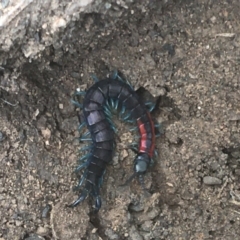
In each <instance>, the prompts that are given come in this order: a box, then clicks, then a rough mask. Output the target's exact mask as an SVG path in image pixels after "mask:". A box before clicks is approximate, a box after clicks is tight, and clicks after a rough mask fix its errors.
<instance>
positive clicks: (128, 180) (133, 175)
mask: <svg viewBox="0 0 240 240" xmlns="http://www.w3.org/2000/svg"><path fill="white" fill-rule="evenodd" d="M137 175H138V173H137V172H134V173H133V174H132V175H131V176H130V177H129V178H128V179H127V181H126V182H125V183H124V184H122V185H120V186H127V185H128V184H129V183H130V182H132V180H133V179H134V178H135V177H136V176H137Z"/></svg>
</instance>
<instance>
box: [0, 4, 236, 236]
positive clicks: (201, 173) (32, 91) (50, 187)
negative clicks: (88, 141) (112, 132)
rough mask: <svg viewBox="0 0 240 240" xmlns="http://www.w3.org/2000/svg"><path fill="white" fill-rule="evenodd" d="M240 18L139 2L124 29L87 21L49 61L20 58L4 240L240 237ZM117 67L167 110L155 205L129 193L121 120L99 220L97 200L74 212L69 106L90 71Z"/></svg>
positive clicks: (1, 104) (73, 115)
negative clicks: (95, 208) (96, 207)
mask: <svg viewBox="0 0 240 240" xmlns="http://www.w3.org/2000/svg"><path fill="white" fill-rule="evenodd" d="M144 2H145V1H144ZM239 12H240V3H239V1H238V0H228V1H219V2H218V1H211V0H199V1H187V0H186V1H165V3H163V2H161V3H160V1H157V0H156V1H146V3H141V4H138V3H133V4H132V5H130V6H129V7H128V8H126V9H124V10H122V16H121V18H119V20H117V21H116V20H114V21H113V20H112V19H113V17H110V16H109V18H108V17H107V16H108V15H106V16H105V15H101V14H85V15H83V18H81V22H76V23H74V24H75V25H74V27H71V26H69V28H67V29H66V30H65V31H66V32H65V36H68V37H65V38H64V39H60V40H61V41H63V42H64V44H63V47H62V48H57V47H56V46H55V47H49V48H47V50H45V51H44V52H43V53H42V54H41V55H40V57H39V59H38V60H34V61H32V62H27V60H26V59H25V58H19V59H15V61H22V64H20V66H21V67H20V68H18V69H15V68H13V67H12V62H11V61H12V60H9V61H8V63H7V64H6V66H4V69H2V68H1V69H0V79H1V85H0V87H1V88H0V114H1V115H0V162H1V168H0V213H1V219H0V240H8V239H9V240H18V239H25V240H37V239H46V240H48V239H71V240H75V239H84V240H87V239H89V240H90V239H91V240H95V239H96V240H97V239H104V240H105V239H110V240H113V239H120V240H121V239H127V240H128V239H129V240H150V239H155V240H158V239H225V240H230V239H231V240H232V239H239V238H240V237H239V236H240V228H239V223H240V209H239V208H240V185H239V183H240V128H239V124H240V77H239V70H240V67H239V63H240V24H239V20H240V19H239ZM116 14H117V12H116ZM69 32H71V34H69ZM60 40H59V41H60ZM114 69H118V70H120V71H121V72H122V73H123V74H124V75H125V76H126V77H127V79H128V80H129V81H130V82H131V83H132V84H133V85H134V86H135V87H136V89H137V88H138V87H140V86H143V87H145V88H146V89H147V90H148V91H149V92H150V93H151V94H152V95H153V96H155V97H157V98H158V100H159V104H158V107H157V109H156V110H155V112H154V114H153V115H154V118H155V119H156V120H157V121H158V122H159V123H161V132H162V134H161V136H160V137H159V138H158V139H157V149H158V157H156V159H155V164H154V166H153V167H152V168H151V169H150V170H149V171H148V173H147V174H146V177H145V181H146V188H147V189H148V191H149V193H150V195H148V196H146V194H144V193H143V191H142V190H141V187H140V186H139V184H138V182H137V181H133V182H132V183H131V184H129V185H128V186H126V187H122V186H120V185H121V184H123V183H124V181H126V179H127V177H129V176H130V175H131V173H132V159H133V158H134V153H133V152H132V151H131V150H129V148H128V147H127V143H128V142H129V141H130V140H131V137H132V136H131V135H129V133H128V128H127V127H128V126H126V124H125V123H124V122H118V121H117V127H118V135H119V138H120V140H118V144H117V149H116V156H115V157H114V160H113V163H112V164H111V165H109V167H108V168H107V171H106V174H105V178H104V183H103V188H102V189H101V196H102V200H103V204H102V208H101V210H100V212H99V213H98V214H94V213H93V212H92V204H93V202H92V201H91V198H88V199H87V200H86V201H85V202H83V203H82V204H80V205H79V206H78V207H76V208H73V209H71V208H68V207H67V206H66V205H67V204H69V203H71V202H72V201H74V200H75V199H76V198H77V196H78V192H73V191H72V187H74V186H75V185H76V183H77V181H78V177H77V176H76V175H75V174H73V170H74V168H75V167H76V165H77V163H76V160H77V158H78V149H79V148H80V147H81V146H82V145H83V144H84V143H79V141H78V139H77V138H78V136H79V133H78V131H77V127H78V117H77V112H76V109H75V108H74V106H73V105H72V104H71V101H70V99H71V96H72V94H73V92H74V91H75V89H76V88H81V89H84V88H88V87H90V86H91V85H92V84H93V81H92V79H91V78H90V76H89V73H94V74H96V75H97V76H98V78H100V79H102V78H104V77H105V76H106V75H107V74H109V73H110V72H111V71H112V70H114Z"/></svg>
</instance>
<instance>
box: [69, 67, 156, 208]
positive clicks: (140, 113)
mask: <svg viewBox="0 0 240 240" xmlns="http://www.w3.org/2000/svg"><path fill="white" fill-rule="evenodd" d="M93 78H94V80H95V81H96V83H95V84H94V85H93V86H92V87H90V88H89V89H88V90H87V92H80V91H77V92H76V94H75V95H84V100H83V104H80V103H79V102H78V101H73V103H74V104H75V105H76V106H77V107H79V108H81V109H82V112H83V118H84V122H82V123H81V125H80V127H79V128H80V129H81V128H82V127H83V126H87V128H88V130H89V132H88V133H87V134H85V135H83V136H82V137H81V140H91V141H92V145H91V147H90V151H89V153H88V154H87V155H85V156H83V157H82V158H81V159H80V161H81V164H80V165H79V166H78V167H77V171H80V170H82V169H85V170H84V172H83V175H82V177H81V179H80V181H79V184H78V187H81V186H82V185H83V184H85V185H84V187H83V189H82V191H81V193H80V195H79V197H78V199H77V200H76V201H75V202H73V203H72V204H71V205H70V207H75V206H77V205H78V204H79V203H80V202H82V201H84V200H85V198H86V197H87V196H88V195H91V196H92V197H93V198H94V199H95V210H96V211H98V210H99V209H100V208H101V197H100V190H99V189H100V186H101V184H102V179H103V175H104V172H105V169H106V166H107V164H108V163H109V162H111V161H112V158H113V154H114V148H115V147H114V146H115V141H114V127H113V124H112V122H111V118H110V114H111V108H114V109H117V110H120V115H121V116H122V119H123V120H128V121H131V122H136V124H137V129H138V131H139V135H140V140H139V144H138V148H137V149H135V151H136V152H137V155H136V157H135V159H134V173H133V175H132V176H131V177H130V179H129V180H128V181H131V180H132V179H133V178H134V177H138V178H139V181H140V183H141V184H142V185H143V175H144V174H145V173H146V171H147V169H148V167H149V165H150V163H151V161H152V157H153V154H154V150H155V125H154V123H153V120H152V118H151V115H150V110H152V109H153V108H154V105H153V104H150V109H149V108H148V107H147V105H149V103H144V102H142V101H141V99H140V97H139V96H138V94H137V93H136V92H135V91H134V89H133V87H132V86H131V85H130V84H129V83H128V82H127V81H126V80H124V79H123V78H121V77H120V76H119V75H118V73H117V72H116V71H115V72H114V73H113V74H112V76H110V77H108V78H106V79H103V80H101V81H98V79H97V78H96V77H93ZM84 150H86V148H84Z"/></svg>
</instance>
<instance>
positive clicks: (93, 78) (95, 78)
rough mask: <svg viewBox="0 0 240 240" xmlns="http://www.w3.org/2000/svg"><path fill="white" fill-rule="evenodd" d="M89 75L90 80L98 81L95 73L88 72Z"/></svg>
mask: <svg viewBox="0 0 240 240" xmlns="http://www.w3.org/2000/svg"><path fill="white" fill-rule="evenodd" d="M90 77H91V78H92V80H93V81H94V82H98V81H99V79H98V77H97V76H96V75H95V74H93V73H92V74H90Z"/></svg>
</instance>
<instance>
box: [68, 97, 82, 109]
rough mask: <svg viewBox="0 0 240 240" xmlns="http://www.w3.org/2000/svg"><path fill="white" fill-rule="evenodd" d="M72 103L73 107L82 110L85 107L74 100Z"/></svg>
mask: <svg viewBox="0 0 240 240" xmlns="http://www.w3.org/2000/svg"><path fill="white" fill-rule="evenodd" d="M71 103H72V104H73V105H75V106H76V107H78V108H80V109H82V108H83V105H82V104H81V103H79V102H77V101H75V100H73V99H71Z"/></svg>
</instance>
